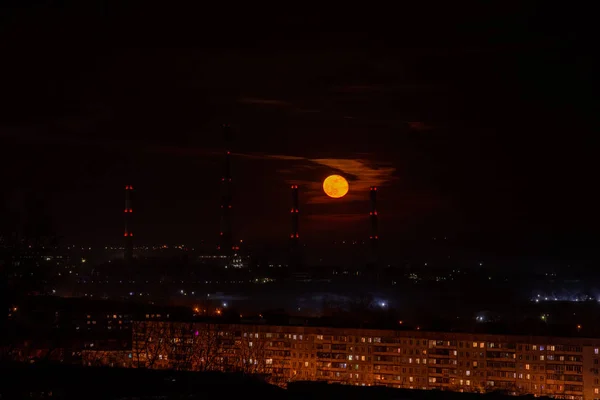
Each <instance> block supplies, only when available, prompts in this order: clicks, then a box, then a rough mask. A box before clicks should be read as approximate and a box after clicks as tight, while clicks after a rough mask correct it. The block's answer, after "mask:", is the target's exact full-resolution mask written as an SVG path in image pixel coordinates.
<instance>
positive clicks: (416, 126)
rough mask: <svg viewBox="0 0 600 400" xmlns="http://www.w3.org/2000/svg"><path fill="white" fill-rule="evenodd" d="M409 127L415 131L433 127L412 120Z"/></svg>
mask: <svg viewBox="0 0 600 400" xmlns="http://www.w3.org/2000/svg"><path fill="white" fill-rule="evenodd" d="M408 127H409V128H410V129H412V130H414V131H428V130H430V129H432V127H431V126H429V125H427V124H426V123H424V122H421V121H410V122H408Z"/></svg>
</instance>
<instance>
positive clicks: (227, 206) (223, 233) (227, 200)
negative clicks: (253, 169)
mask: <svg viewBox="0 0 600 400" xmlns="http://www.w3.org/2000/svg"><path fill="white" fill-rule="evenodd" d="M223 139H224V142H225V165H224V171H223V177H222V178H221V229H220V233H219V235H220V238H219V245H218V247H217V250H219V251H220V252H221V254H222V255H223V256H225V258H226V262H227V264H229V262H230V261H231V256H232V254H233V250H234V245H233V238H232V233H231V207H232V206H231V198H232V191H231V160H230V157H231V149H230V146H231V139H232V134H231V127H230V126H229V125H228V124H224V125H223Z"/></svg>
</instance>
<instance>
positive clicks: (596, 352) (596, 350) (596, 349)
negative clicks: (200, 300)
mask: <svg viewBox="0 0 600 400" xmlns="http://www.w3.org/2000/svg"><path fill="white" fill-rule="evenodd" d="M88 318H89V317H88ZM594 354H598V348H597V347H596V348H595V349H594Z"/></svg>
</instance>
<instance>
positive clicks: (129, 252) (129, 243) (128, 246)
mask: <svg viewBox="0 0 600 400" xmlns="http://www.w3.org/2000/svg"><path fill="white" fill-rule="evenodd" d="M132 190H133V186H131V185H127V186H125V211H124V214H125V235H124V236H125V251H124V254H123V255H124V258H125V261H127V262H131V260H132V259H133V231H132V229H131V225H132V224H131V219H132V215H131V214H132V213H133V208H132V206H131V191H132Z"/></svg>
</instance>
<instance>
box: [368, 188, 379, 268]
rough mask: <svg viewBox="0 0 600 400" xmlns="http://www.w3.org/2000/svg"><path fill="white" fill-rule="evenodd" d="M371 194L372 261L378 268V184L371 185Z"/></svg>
mask: <svg viewBox="0 0 600 400" xmlns="http://www.w3.org/2000/svg"><path fill="white" fill-rule="evenodd" d="M369 189H370V191H369V195H370V198H371V210H370V211H369V219H370V220H371V233H370V235H369V242H370V251H371V254H370V263H371V264H372V266H373V267H374V268H375V269H377V261H378V257H377V256H378V248H379V216H378V214H377V186H371V187H370V188H369Z"/></svg>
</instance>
